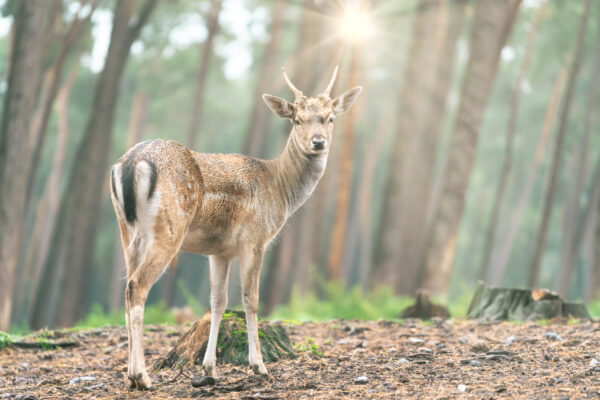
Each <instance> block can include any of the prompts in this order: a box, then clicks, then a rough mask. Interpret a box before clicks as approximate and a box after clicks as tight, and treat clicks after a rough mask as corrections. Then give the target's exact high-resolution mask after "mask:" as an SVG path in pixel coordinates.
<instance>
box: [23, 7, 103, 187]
mask: <svg viewBox="0 0 600 400" xmlns="http://www.w3.org/2000/svg"><path fill="white" fill-rule="evenodd" d="M97 3H98V0H95V1H94V2H93V4H92V6H91V7H90V10H89V12H88V13H87V14H86V15H85V16H83V17H81V11H82V9H83V8H84V6H83V5H80V7H79V10H78V11H77V14H76V15H75V17H74V19H73V21H71V23H70V25H69V27H68V28H67V30H66V32H65V34H64V38H62V40H61V42H60V48H59V50H58V54H57V56H56V59H55V60H54V63H53V64H52V67H51V68H50V70H49V71H48V75H47V79H44V81H45V82H44V86H45V88H46V90H45V91H43V92H42V96H41V99H40V103H39V105H38V108H37V110H36V112H35V114H34V116H33V123H32V127H31V129H32V130H33V132H32V133H31V134H32V137H33V138H34V140H35V150H34V153H33V160H32V163H33V164H32V170H31V173H30V176H29V190H31V189H32V188H33V184H34V182H35V175H36V172H37V168H38V164H39V162H40V157H41V154H42V149H43V147H44V142H45V139H46V131H47V130H48V122H49V121H50V113H51V111H52V106H53V104H54V100H55V99H56V96H57V94H58V89H59V86H60V81H61V79H62V71H63V67H64V64H65V61H66V60H67V57H68V56H69V53H70V52H71V50H72V49H73V47H74V45H75V44H76V43H77V42H78V41H79V39H80V38H81V35H82V34H83V33H84V31H85V29H86V27H87V26H88V24H89V22H90V19H91V18H92V14H93V13H94V10H95V9H96V5H97Z"/></svg>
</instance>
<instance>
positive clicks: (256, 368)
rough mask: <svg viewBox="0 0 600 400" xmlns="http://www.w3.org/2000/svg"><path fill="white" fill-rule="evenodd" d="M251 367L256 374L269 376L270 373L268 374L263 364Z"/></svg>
mask: <svg viewBox="0 0 600 400" xmlns="http://www.w3.org/2000/svg"><path fill="white" fill-rule="evenodd" d="M251 367H252V370H253V371H254V373H255V374H257V375H269V373H268V372H267V368H265V364H263V363H260V364H252V365H251Z"/></svg>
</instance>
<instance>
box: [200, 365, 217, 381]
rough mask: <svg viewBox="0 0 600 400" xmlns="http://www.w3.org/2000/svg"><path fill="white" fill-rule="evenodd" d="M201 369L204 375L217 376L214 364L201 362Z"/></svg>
mask: <svg viewBox="0 0 600 400" xmlns="http://www.w3.org/2000/svg"><path fill="white" fill-rule="evenodd" d="M202 369H204V375H206V376H211V377H213V378H217V377H218V376H217V375H218V374H217V368H216V367H215V365H214V364H202Z"/></svg>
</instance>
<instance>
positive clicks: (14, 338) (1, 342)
mask: <svg viewBox="0 0 600 400" xmlns="http://www.w3.org/2000/svg"><path fill="white" fill-rule="evenodd" d="M19 340H21V337H20V336H18V335H13V334H10V333H7V332H2V331H0V349H2V348H4V347H6V346H10V345H11V344H13V343H14V342H18V341H19Z"/></svg>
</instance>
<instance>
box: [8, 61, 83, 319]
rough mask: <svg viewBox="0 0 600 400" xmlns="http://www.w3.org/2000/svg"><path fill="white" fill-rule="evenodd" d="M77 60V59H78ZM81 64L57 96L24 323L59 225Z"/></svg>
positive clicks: (23, 291) (26, 266)
mask: <svg viewBox="0 0 600 400" xmlns="http://www.w3.org/2000/svg"><path fill="white" fill-rule="evenodd" d="M77 60H78V59H77ZM78 72H79V64H78V63H77V62H76V63H75V65H74V66H73V68H72V69H71V72H70V73H69V76H68V77H67V80H66V81H65V83H64V85H63V86H62V87H61V89H60V91H59V92H58V94H57V96H56V102H55V105H56V113H57V115H58V132H57V139H56V149H55V150H54V155H53V159H52V167H51V169H50V175H49V176H48V179H47V180H46V182H45V184H44V189H43V191H42V196H41V197H40V202H39V204H38V206H37V208H36V212H35V221H34V223H33V233H32V235H31V239H30V241H29V245H28V251H27V255H26V258H25V262H24V263H23V267H22V270H23V273H22V275H23V277H22V278H23V281H22V283H21V285H20V286H19V290H18V292H17V294H16V298H15V303H16V304H21V309H24V308H23V306H24V304H23V302H24V298H25V296H26V295H27V297H28V301H27V305H26V310H27V312H25V313H24V321H27V320H28V318H29V315H30V313H31V308H32V305H33V304H35V301H36V297H37V292H38V288H39V285H40V278H41V272H42V267H43V261H44V260H45V259H46V257H47V256H48V251H49V246H50V239H51V237H52V232H53V231H54V227H55V225H56V217H57V213H58V206H59V204H60V178H61V177H62V174H63V166H64V163H65V155H66V152H67V143H68V140H67V139H68V137H69V126H68V123H69V121H68V115H67V106H68V102H69V95H70V94H71V90H72V89H73V86H74V84H75V80H76V78H77V74H78Z"/></svg>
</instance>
